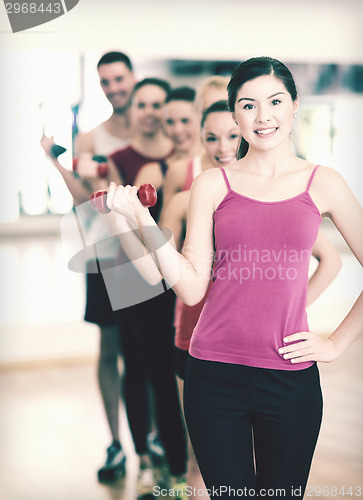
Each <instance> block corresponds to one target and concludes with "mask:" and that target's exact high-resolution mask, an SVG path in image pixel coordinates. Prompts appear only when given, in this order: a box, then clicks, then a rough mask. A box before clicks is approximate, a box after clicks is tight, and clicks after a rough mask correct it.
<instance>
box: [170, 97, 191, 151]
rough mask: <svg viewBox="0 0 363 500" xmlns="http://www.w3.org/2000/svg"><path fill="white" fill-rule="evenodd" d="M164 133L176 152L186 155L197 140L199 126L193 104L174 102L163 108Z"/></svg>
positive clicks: (180, 101)
mask: <svg viewBox="0 0 363 500" xmlns="http://www.w3.org/2000/svg"><path fill="white" fill-rule="evenodd" d="M163 115H164V121H163V126H164V131H165V133H166V135H167V136H168V137H169V139H171V140H172V141H173V143H174V145H175V150H176V151H177V152H183V153H187V152H188V151H190V150H191V149H192V148H193V147H194V146H195V144H196V143H197V142H198V140H199V124H198V119H197V114H196V111H195V107H194V103H193V102H189V101H182V100H175V101H170V102H168V103H167V104H166V105H165V107H164V113H163Z"/></svg>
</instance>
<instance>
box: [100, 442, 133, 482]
mask: <svg viewBox="0 0 363 500" xmlns="http://www.w3.org/2000/svg"><path fill="white" fill-rule="evenodd" d="M125 474H126V457H125V454H124V452H123V450H122V448H121V444H120V441H117V440H114V441H113V442H112V444H111V446H109V447H108V448H107V460H106V463H105V465H104V466H103V467H101V469H100V470H99V471H98V473H97V475H98V480H99V481H100V483H111V482H113V481H118V480H119V479H122V478H123V477H124V476H125Z"/></svg>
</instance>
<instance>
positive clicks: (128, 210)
mask: <svg viewBox="0 0 363 500" xmlns="http://www.w3.org/2000/svg"><path fill="white" fill-rule="evenodd" d="M206 174H207V173H206ZM136 192H137V189H136V187H132V188H130V187H126V188H124V187H123V186H119V187H116V186H115V185H114V184H112V185H111V186H110V188H109V190H108V195H107V204H108V206H109V208H110V209H111V210H113V211H116V212H118V213H120V214H122V215H125V216H126V217H127V218H128V219H129V220H130V221H131V222H132V223H134V224H135V225H136V226H137V227H138V228H139V229H140V231H141V234H142V238H143V241H144V242H145V244H146V245H147V247H148V249H149V251H150V252H151V253H153V252H156V254H157V257H158V261H159V263H160V267H161V271H162V274H163V276H164V279H165V280H166V282H167V283H169V284H170V285H171V286H172V287H173V289H174V291H175V293H176V294H177V295H178V296H179V297H180V298H181V300H182V301H183V302H185V303H186V304H188V305H194V304H197V303H198V302H200V300H202V298H203V297H204V295H205V293H206V291H207V288H208V284H209V280H210V275H211V269H212V262H213V255H214V249H213V197H212V196H211V189H210V179H209V176H208V175H200V176H199V177H198V179H197V180H196V181H195V182H194V184H193V188H192V191H191V195H190V203H189V209H188V231H187V237H186V242H185V246H184V251H183V255H181V254H180V253H179V252H177V251H176V250H175V248H174V247H173V245H172V244H171V243H170V242H169V241H168V240H167V239H166V238H165V237H164V235H163V233H162V232H161V231H160V230H159V228H158V226H157V225H156V223H155V221H154V219H153V218H152V217H151V215H150V213H149V211H148V210H147V209H146V208H145V207H143V206H142V205H141V203H140V202H139V200H138V198H137V196H136Z"/></svg>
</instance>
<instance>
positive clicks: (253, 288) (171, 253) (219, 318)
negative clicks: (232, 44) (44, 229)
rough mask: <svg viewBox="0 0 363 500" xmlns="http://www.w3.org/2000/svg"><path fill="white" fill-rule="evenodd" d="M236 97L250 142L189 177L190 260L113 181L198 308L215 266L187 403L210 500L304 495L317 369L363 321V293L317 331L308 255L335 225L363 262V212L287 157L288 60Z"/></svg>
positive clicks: (314, 434)
mask: <svg viewBox="0 0 363 500" xmlns="http://www.w3.org/2000/svg"><path fill="white" fill-rule="evenodd" d="M228 98H229V107H230V110H231V111H232V112H233V116H234V119H235V121H236V123H238V126H239V129H240V131H241V134H242V136H243V138H244V140H243V141H242V142H241V147H240V150H239V154H238V159H239V161H238V162H237V163H236V164H235V165H233V166H230V167H227V168H225V169H209V170H207V171H206V172H204V173H203V174H201V175H199V176H198V177H197V178H196V180H195V181H194V183H193V187H192V190H191V197H190V202H189V208H188V227H187V236H186V241H185V245H184V249H183V255H181V254H179V253H178V252H177V251H176V250H175V248H173V246H172V245H171V244H170V243H169V242H167V241H166V240H165V238H164V237H163V235H162V233H161V232H160V231H158V228H157V226H156V224H155V222H154V221H153V219H152V217H151V216H150V214H149V212H148V211H147V210H146V209H145V208H143V207H142V205H141V204H140V202H139V201H138V199H137V196H136V188H131V187H129V186H127V187H122V186H120V187H117V188H116V186H115V185H114V184H111V186H110V188H109V191H108V205H109V207H110V208H111V209H112V210H114V211H116V212H119V213H121V214H123V215H125V216H127V217H128V219H129V220H130V223H133V224H136V225H137V226H138V227H139V228H140V230H141V231H142V232H143V236H144V240H143V241H144V244H145V245H146V246H147V247H148V248H149V250H150V251H153V252H156V254H157V257H158V262H159V272H160V273H161V274H162V275H163V277H164V279H165V280H166V282H167V283H169V284H170V285H171V286H173V288H174V290H175V292H176V293H177V294H178V296H179V297H180V298H181V299H182V300H183V301H184V302H185V303H187V304H189V305H193V304H196V303H197V302H199V301H200V300H201V298H202V297H203V296H204V294H205V292H206V289H207V286H208V283H209V279H210V275H211V270H212V265H213V262H214V263H215V264H214V268H213V281H214V283H213V285H212V288H211V291H210V293H209V295H208V299H207V302H206V304H205V306H204V308H203V311H202V314H201V316H200V318H199V321H198V324H197V326H196V329H195V330H194V333H193V337H192V341H191V346H190V357H189V359H188V364H187V370H186V378H185V394H184V397H185V416H186V420H187V425H188V430H189V434H190V437H191V440H192V444H193V447H194V451H195V454H196V457H197V460H198V464H199V466H200V469H201V472H202V475H203V478H204V481H205V484H206V487H207V491H208V494H209V495H210V497H211V498H222V497H223V498H231V497H233V496H241V495H242V494H243V495H244V496H247V497H252V496H266V495H267V494H268V495H269V496H279V497H280V496H281V497H283V498H291V499H296V498H303V495H304V490H305V487H306V483H307V479H308V475H309V470H310V465H311V460H312V457H313V453H314V449H315V445H316V441H317V438H318V434H319V430H320V423H321V415H322V396H321V389H320V382H319V373H318V369H317V364H316V362H331V361H334V360H335V359H336V358H337V357H338V356H340V354H341V353H342V352H344V351H345V350H346V349H347V348H348V346H349V345H350V344H351V343H352V342H353V341H354V340H355V339H356V338H357V337H358V336H359V334H360V333H361V330H362V323H363V312H362V311H363V304H362V302H363V296H362V295H360V297H359V298H358V299H357V301H356V302H355V304H354V306H353V308H352V309H351V311H350V312H349V313H348V315H347V316H346V318H345V320H344V321H343V322H342V323H341V324H340V325H339V326H338V327H337V328H336V330H335V331H334V332H332V333H331V335H330V336H329V337H327V338H323V337H320V336H319V335H317V334H315V333H314V332H310V331H309V327H308V324H307V318H306V311H305V307H306V303H307V282H308V264H309V259H310V255H311V251H312V247H313V245H314V242H315V239H316V237H317V234H318V231H319V226H320V222H321V219H322V217H324V216H329V217H330V218H331V219H332V221H333V222H334V224H335V225H336V227H337V229H338V230H339V231H340V232H341V234H342V235H343V236H344V238H345V240H346V241H347V243H348V245H349V246H350V248H351V250H352V251H353V253H354V254H355V255H356V257H357V258H358V259H359V261H360V262H361V263H363V234H362V227H363V214H362V210H361V207H360V206H359V203H358V201H357V200H356V198H355V197H354V195H353V193H352V192H351V190H350V189H349V187H348V186H347V184H346V183H345V181H344V180H343V178H342V177H341V176H340V174H338V173H337V172H336V171H334V170H333V169H331V168H328V167H322V166H320V167H317V166H315V165H312V164H310V163H308V162H306V161H304V160H302V159H300V158H297V157H296V156H295V155H294V154H293V152H292V150H291V147H290V132H291V128H292V124H293V120H294V115H295V114H296V112H297V110H298V105H299V102H298V96H297V92H296V87H295V83H294V80H293V78H292V75H291V73H290V71H289V70H288V68H287V67H286V66H285V65H284V64H282V63H281V62H279V61H277V60H276V59H272V58H269V57H258V58H253V59H249V60H247V61H245V62H243V63H242V64H240V65H239V66H238V67H237V68H236V70H235V71H234V73H233V75H232V77H231V80H230V83H229V85H228ZM149 226H150V227H152V228H153V229H155V230H153V231H150V230H148V231H145V229H144V228H145V227H148V229H150V227H149ZM268 492H269V493H268Z"/></svg>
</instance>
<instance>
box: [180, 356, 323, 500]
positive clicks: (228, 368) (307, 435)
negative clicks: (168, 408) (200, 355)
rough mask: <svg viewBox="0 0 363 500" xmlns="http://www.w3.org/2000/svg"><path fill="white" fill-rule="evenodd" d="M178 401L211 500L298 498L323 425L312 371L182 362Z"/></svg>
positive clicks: (316, 375) (317, 384)
mask: <svg viewBox="0 0 363 500" xmlns="http://www.w3.org/2000/svg"><path fill="white" fill-rule="evenodd" d="M184 399H185V401H184V408H185V416H186V421H187V426H188V431H189V434H190V438H191V442H192V445H193V448H194V452H195V455H196V458H197V461H198V464H199V467H200V470H201V473H202V476H203V479H204V482H205V484H206V487H207V489H208V490H210V491H208V493H209V494H210V497H211V498H233V497H241V496H242V497H248V498H251V497H257V496H259V497H261V496H266V497H272V498H274V497H278V498H291V499H299V498H303V495H304V491H305V487H306V483H307V479H308V475H309V470H310V465H311V460H312V457H313V453H314V449H315V445H316V442H317V438H318V434H319V430H320V424H321V418H322V395H321V388H320V379H319V372H318V368H317V366H316V364H314V365H313V366H311V367H310V368H307V369H303V370H295V371H287V370H272V369H265V368H255V367H249V366H244V365H237V364H228V363H220V362H214V361H204V360H199V359H196V358H193V357H191V356H189V358H188V361H187V369H186V377H185V386H184Z"/></svg>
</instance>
